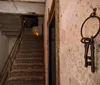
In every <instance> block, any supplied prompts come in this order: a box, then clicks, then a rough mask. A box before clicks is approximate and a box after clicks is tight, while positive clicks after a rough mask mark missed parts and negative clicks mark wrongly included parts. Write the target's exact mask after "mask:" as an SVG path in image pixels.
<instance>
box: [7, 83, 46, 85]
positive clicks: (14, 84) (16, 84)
mask: <svg viewBox="0 0 100 85" xmlns="http://www.w3.org/2000/svg"><path fill="white" fill-rule="evenodd" d="M9 85H45V84H27V83H26V84H9Z"/></svg>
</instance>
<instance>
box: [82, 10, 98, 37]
mask: <svg viewBox="0 0 100 85" xmlns="http://www.w3.org/2000/svg"><path fill="white" fill-rule="evenodd" d="M93 11H94V12H93V13H91V15H90V16H89V17H88V18H87V19H86V20H85V21H84V22H83V24H82V26H81V36H82V38H84V36H83V33H82V32H83V26H84V24H85V23H86V22H87V21H88V20H89V19H90V18H96V19H98V21H99V28H98V31H97V33H96V34H95V35H94V36H93V35H92V36H93V38H95V37H96V36H97V35H98V34H99V32H100V18H99V17H98V16H96V8H94V9H93Z"/></svg>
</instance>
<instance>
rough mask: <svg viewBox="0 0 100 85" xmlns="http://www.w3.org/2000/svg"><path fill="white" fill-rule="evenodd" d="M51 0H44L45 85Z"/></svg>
mask: <svg viewBox="0 0 100 85" xmlns="http://www.w3.org/2000/svg"><path fill="white" fill-rule="evenodd" d="M52 1H53V0H47V1H46V6H45V17H44V48H45V49H44V57H45V79H46V82H45V83H46V85H48V52H49V48H48V46H49V45H48V43H49V40H48V35H49V33H48V29H49V28H48V24H47V23H48V16H49V15H48V14H49V11H50V8H51V4H52Z"/></svg>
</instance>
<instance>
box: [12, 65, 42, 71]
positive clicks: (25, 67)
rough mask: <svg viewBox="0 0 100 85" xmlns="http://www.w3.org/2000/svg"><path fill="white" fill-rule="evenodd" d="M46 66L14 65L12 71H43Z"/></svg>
mask: <svg viewBox="0 0 100 85" xmlns="http://www.w3.org/2000/svg"><path fill="white" fill-rule="evenodd" d="M43 68H44V65H43V64H40V65H34V64H32V65H27V64H26V65H22V64H17V65H13V66H12V70H16V69H43Z"/></svg>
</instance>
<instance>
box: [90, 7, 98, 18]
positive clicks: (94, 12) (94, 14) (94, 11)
mask: <svg viewBox="0 0 100 85" xmlns="http://www.w3.org/2000/svg"><path fill="white" fill-rule="evenodd" d="M96 11H97V8H93V13H91V15H90V16H91V17H94V16H96Z"/></svg>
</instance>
